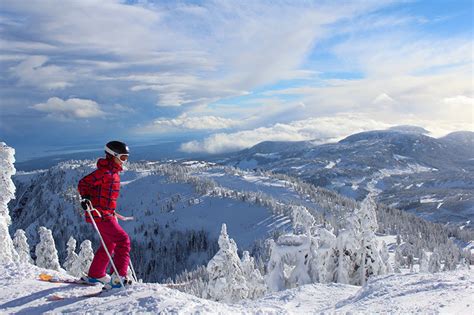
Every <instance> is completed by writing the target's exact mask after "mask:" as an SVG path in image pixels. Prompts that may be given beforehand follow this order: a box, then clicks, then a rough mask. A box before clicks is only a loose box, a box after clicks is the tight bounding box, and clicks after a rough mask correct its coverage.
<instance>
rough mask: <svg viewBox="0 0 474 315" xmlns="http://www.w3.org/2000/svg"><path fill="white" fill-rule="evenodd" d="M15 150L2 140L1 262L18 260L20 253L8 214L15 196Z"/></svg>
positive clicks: (0, 169) (0, 163) (0, 173)
mask: <svg viewBox="0 0 474 315" xmlns="http://www.w3.org/2000/svg"><path fill="white" fill-rule="evenodd" d="M14 155H15V150H14V149H13V148H10V147H9V146H7V145H6V144H5V143H4V142H0V244H1V246H0V264H6V263H12V262H14V261H18V259H19V258H18V254H17V252H16V251H15V248H14V246H13V241H12V239H11V237H10V233H9V232H8V226H9V225H10V224H11V218H10V215H9V214H8V203H9V202H10V200H12V199H14V198H15V185H14V184H13V181H12V179H11V177H12V175H14V174H15V172H16V170H15V167H14V166H13V163H14V162H15V157H14Z"/></svg>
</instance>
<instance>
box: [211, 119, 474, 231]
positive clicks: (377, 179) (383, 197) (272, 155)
mask: <svg viewBox="0 0 474 315" xmlns="http://www.w3.org/2000/svg"><path fill="white" fill-rule="evenodd" d="M427 133H428V132H427V131H426V130H424V129H423V128H419V127H414V126H397V127H393V128H390V129H387V130H375V131H368V132H361V133H357V134H353V135H351V136H348V137H347V138H345V139H343V140H341V141H339V142H337V143H329V144H323V145H318V144H317V143H316V141H299V142H273V141H266V142H262V143H259V144H257V145H255V146H254V147H252V148H249V149H246V150H243V151H240V152H237V153H234V154H229V155H227V156H225V157H223V158H220V159H219V160H218V162H219V163H223V164H226V165H232V166H236V167H239V168H243V169H264V170H272V171H273V172H278V173H285V174H289V175H292V176H297V177H299V178H302V179H304V180H305V181H306V182H309V183H312V184H314V185H316V186H320V187H325V188H328V189H331V190H335V191H337V192H339V193H341V194H343V195H345V196H348V197H352V198H355V199H357V200H361V199H363V198H364V197H365V196H367V195H368V194H373V195H374V196H375V197H376V199H377V200H378V201H379V202H382V203H385V204H387V205H390V206H394V207H396V208H399V209H402V210H406V211H409V212H413V213H416V214H417V215H420V216H422V217H424V218H427V219H429V220H431V221H435V222H441V223H454V224H456V225H460V226H468V227H471V228H472V227H474V133H473V132H469V131H459V132H453V133H450V134H448V135H446V136H445V137H442V138H433V137H430V136H428V135H427Z"/></svg>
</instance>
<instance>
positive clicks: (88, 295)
mask: <svg viewBox="0 0 474 315" xmlns="http://www.w3.org/2000/svg"><path fill="white" fill-rule="evenodd" d="M103 292H104V291H103V290H101V291H99V292H93V293H86V294H81V295H73V296H62V295H60V294H52V295H50V296H48V297H47V300H48V301H63V300H69V299H87V298H92V297H98V296H100V295H101V294H102V293H103Z"/></svg>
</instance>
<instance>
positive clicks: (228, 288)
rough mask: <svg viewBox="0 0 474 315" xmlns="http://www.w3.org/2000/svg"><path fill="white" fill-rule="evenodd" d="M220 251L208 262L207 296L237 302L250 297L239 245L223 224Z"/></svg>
mask: <svg viewBox="0 0 474 315" xmlns="http://www.w3.org/2000/svg"><path fill="white" fill-rule="evenodd" d="M218 243H219V251H218V252H217V253H216V255H215V256H214V257H213V258H212V259H211V260H210V261H209V263H208V264H207V271H208V273H209V284H208V287H207V296H208V297H209V298H211V299H213V300H215V301H224V302H236V301H239V300H241V299H244V298H246V297H248V294H249V288H248V286H247V283H246V279H245V276H244V273H243V270H242V266H241V262H240V258H239V256H238V255H237V245H236V244H235V242H234V240H233V239H229V236H228V235H227V226H226V225H225V224H222V229H221V234H220V236H219V241H218Z"/></svg>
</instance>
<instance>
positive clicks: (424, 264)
mask: <svg viewBox="0 0 474 315" xmlns="http://www.w3.org/2000/svg"><path fill="white" fill-rule="evenodd" d="M428 262H429V261H428V255H426V252H425V251H424V250H422V251H421V256H420V260H419V264H420V272H428V271H429V265H428Z"/></svg>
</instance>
